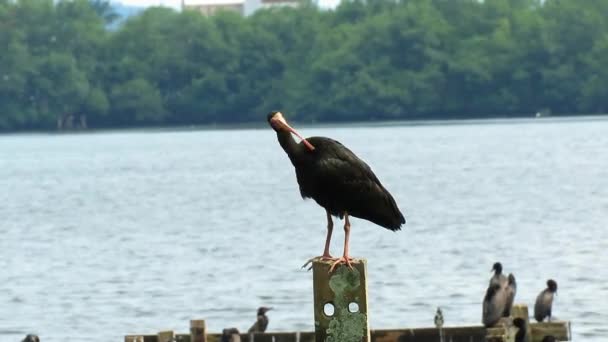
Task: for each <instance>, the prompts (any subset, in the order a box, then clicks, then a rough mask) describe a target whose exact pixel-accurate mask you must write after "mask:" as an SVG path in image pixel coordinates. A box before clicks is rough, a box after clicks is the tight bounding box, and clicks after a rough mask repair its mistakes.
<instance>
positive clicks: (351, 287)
mask: <svg viewBox="0 0 608 342" xmlns="http://www.w3.org/2000/svg"><path fill="white" fill-rule="evenodd" d="M329 266H330V265H329V263H327V262H322V261H315V262H313V265H312V269H313V292H314V319H315V325H314V326H315V331H314V332H281V333H279V332H276V333H273V332H266V333H254V334H248V333H244V334H240V335H239V337H240V342H515V334H516V333H517V331H518V328H517V327H515V326H513V319H514V318H522V319H523V320H524V321H526V323H527V324H526V327H527V329H526V330H527V331H526V333H527V336H528V341H529V342H541V341H542V339H543V338H544V337H545V336H547V335H553V336H554V337H555V338H556V339H557V340H558V341H570V338H571V337H570V322H568V321H558V322H548V323H530V320H529V314H528V307H527V306H526V305H515V306H514V307H513V310H512V311H513V312H512V317H508V318H503V319H501V321H500V322H498V323H497V324H496V325H495V326H494V327H492V328H485V327H483V326H481V325H479V326H462V327H442V328H434V327H433V328H412V329H377V330H371V329H370V328H369V320H368V304H367V303H368V301H367V263H366V261H365V260H355V262H354V263H353V269H352V270H350V269H348V268H347V267H344V266H340V267H338V268H337V269H336V270H335V271H334V272H332V273H331V274H330V273H329V272H328V271H329ZM480 306H481V304H480ZM221 338H222V335H221V334H218V333H208V332H207V327H206V325H205V321H204V320H192V321H190V332H189V333H187V334H177V333H175V332H173V331H161V332H158V333H156V334H152V335H127V336H125V339H124V341H125V342H220V341H221ZM233 342H235V341H233Z"/></svg>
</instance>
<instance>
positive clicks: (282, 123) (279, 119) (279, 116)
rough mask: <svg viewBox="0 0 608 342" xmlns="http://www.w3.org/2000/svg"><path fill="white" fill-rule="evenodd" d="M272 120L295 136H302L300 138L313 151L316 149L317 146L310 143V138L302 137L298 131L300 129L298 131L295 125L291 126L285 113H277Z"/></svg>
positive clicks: (274, 123)
mask: <svg viewBox="0 0 608 342" xmlns="http://www.w3.org/2000/svg"><path fill="white" fill-rule="evenodd" d="M270 121H272V123H273V125H275V126H277V127H282V128H283V129H284V130H286V131H288V132H291V133H293V134H295V136H297V137H298V138H300V140H302V143H303V144H304V146H306V147H307V148H308V149H309V150H311V151H314V150H315V147H314V146H313V145H312V144H311V143H309V142H308V140H306V139H304V138H302V136H301V135H300V133H298V131H296V130H295V129H294V128H293V127H291V126H289V124H288V123H287V121H286V120H285V118H284V117H283V114H281V113H277V114H275V115H274V116H273V117H272V119H270Z"/></svg>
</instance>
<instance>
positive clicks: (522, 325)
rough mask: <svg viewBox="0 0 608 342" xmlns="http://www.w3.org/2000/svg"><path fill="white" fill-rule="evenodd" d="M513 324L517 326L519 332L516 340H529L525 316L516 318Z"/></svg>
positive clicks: (516, 341)
mask: <svg viewBox="0 0 608 342" xmlns="http://www.w3.org/2000/svg"><path fill="white" fill-rule="evenodd" d="M513 325H514V326H516V327H517V329H518V330H517V333H516V334H515V342H529V341H530V340H529V339H528V334H527V327H526V326H527V324H526V321H525V320H524V319H523V318H519V317H517V318H515V319H514V320H513Z"/></svg>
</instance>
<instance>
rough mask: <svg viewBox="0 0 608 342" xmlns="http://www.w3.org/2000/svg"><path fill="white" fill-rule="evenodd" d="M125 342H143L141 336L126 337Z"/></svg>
mask: <svg viewBox="0 0 608 342" xmlns="http://www.w3.org/2000/svg"><path fill="white" fill-rule="evenodd" d="M125 342H144V337H143V336H141V335H127V336H125Z"/></svg>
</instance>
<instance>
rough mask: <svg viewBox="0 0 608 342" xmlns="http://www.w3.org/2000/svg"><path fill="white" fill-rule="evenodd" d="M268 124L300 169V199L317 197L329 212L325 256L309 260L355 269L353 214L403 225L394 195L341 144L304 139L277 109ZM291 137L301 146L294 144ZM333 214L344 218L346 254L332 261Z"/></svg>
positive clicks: (395, 227)
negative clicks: (351, 251) (351, 252)
mask: <svg viewBox="0 0 608 342" xmlns="http://www.w3.org/2000/svg"><path fill="white" fill-rule="evenodd" d="M268 123H269V124H270V126H271V127H272V128H273V129H274V130H275V131H276V133H277V138H278V140H279V144H280V145H281V147H282V148H283V150H285V152H286V153H287V156H288V157H289V160H290V161H291V163H292V164H293V166H294V168H295V170H296V179H297V181H298V185H299V186H300V194H301V195H302V198H304V199H306V198H312V199H314V200H315V202H317V204H319V205H320V206H322V207H323V208H325V211H326V217H327V237H326V239H325V249H324V250H323V255H322V256H320V257H316V258H312V259H311V260H309V262H311V261H312V260H314V259H321V260H332V261H333V263H332V265H331V267H330V272H331V271H332V270H333V269H334V268H335V267H336V266H337V265H338V264H341V263H343V264H346V265H347V266H348V267H351V268H352V265H351V260H352V259H351V258H350V257H349V253H348V251H349V250H348V241H349V235H350V220H349V217H350V216H354V217H358V218H361V219H365V220H368V221H371V222H373V223H375V224H377V225H380V226H382V227H384V228H387V229H389V230H392V231H396V230H399V229H401V226H402V225H403V224H405V218H404V217H403V214H402V213H401V211H399V208H398V207H397V203H395V200H394V199H393V196H392V195H391V194H390V193H389V192H388V191H387V190H386V189H385V188H384V186H382V183H380V181H379V180H378V177H376V175H375V174H374V172H373V171H372V169H371V168H370V167H369V166H368V165H367V164H366V163H365V162H364V161H363V160H361V159H359V157H357V156H356V155H355V154H354V153H353V152H351V151H350V150H349V149H348V148H346V147H345V146H344V145H342V144H341V143H340V142H338V141H336V140H333V139H330V138H325V137H310V138H306V139H304V138H302V136H301V135H300V134H299V133H298V132H297V131H296V130H295V129H293V128H292V127H291V126H290V125H289V124H288V123H287V121H286V120H285V118H284V117H283V114H282V113H281V112H278V111H273V112H270V113H269V114H268ZM292 133H293V134H294V135H296V136H297V137H298V138H300V140H301V142H299V143H298V142H296V140H295V139H294V137H293V136H292ZM332 216H336V217H339V218H340V219H342V218H343V219H344V253H343V255H342V257H341V258H332V256H331V255H330V254H329V245H330V241H331V234H332V230H333V221H332ZM309 262H307V263H306V264H305V265H304V266H306V265H307V264H308V263H309Z"/></svg>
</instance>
